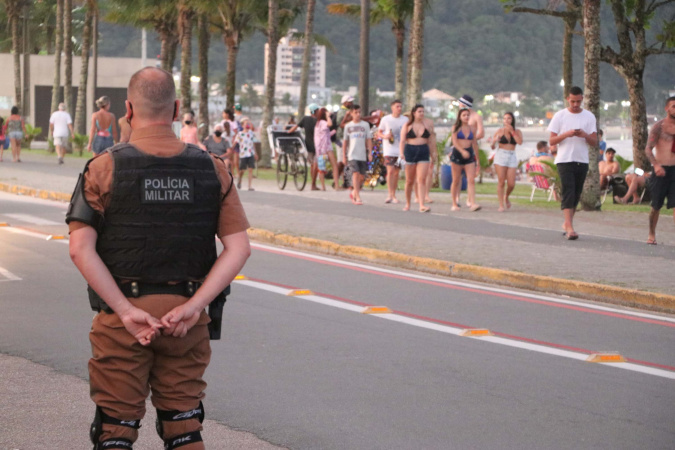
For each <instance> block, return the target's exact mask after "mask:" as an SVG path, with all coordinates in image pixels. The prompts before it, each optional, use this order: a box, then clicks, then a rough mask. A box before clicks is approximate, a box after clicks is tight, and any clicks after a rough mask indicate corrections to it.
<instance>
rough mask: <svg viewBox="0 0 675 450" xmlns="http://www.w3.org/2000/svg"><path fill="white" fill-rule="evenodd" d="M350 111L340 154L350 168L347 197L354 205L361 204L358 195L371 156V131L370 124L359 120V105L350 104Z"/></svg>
mask: <svg viewBox="0 0 675 450" xmlns="http://www.w3.org/2000/svg"><path fill="white" fill-rule="evenodd" d="M351 113H352V120H351V122H348V123H347V124H346V125H345V134H344V140H343V141H342V156H343V160H344V161H347V164H349V167H350V168H351V169H352V189H351V190H350V191H349V198H351V199H352V203H354V204H355V205H363V202H362V201H361V195H360V193H361V183H363V180H364V179H365V176H366V171H367V170H368V161H371V160H372V158H373V156H372V154H371V151H372V150H373V132H372V131H371V130H370V124H369V123H368V122H366V121H365V120H361V107H360V106H359V105H354V106H352V111H351ZM348 149H349V150H348Z"/></svg>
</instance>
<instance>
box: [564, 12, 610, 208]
mask: <svg viewBox="0 0 675 450" xmlns="http://www.w3.org/2000/svg"><path fill="white" fill-rule="evenodd" d="M583 8H584V10H583V21H584V22H583V23H584V88H585V89H584V91H585V92H584V94H585V95H584V104H585V106H586V108H587V109H588V110H589V111H590V112H592V113H593V114H594V115H595V119H596V121H597V123H600V48H601V47H600V0H585V1H584V6H583ZM566 87H567V86H566ZM588 152H589V154H588V159H589V161H588V163H589V164H588V175H587V176H586V182H585V183H584V190H583V193H582V195H581V207H582V208H583V209H584V210H585V211H595V210H599V209H600V207H601V206H602V205H601V204H600V184H599V183H600V180H599V172H598V147H597V145H596V146H594V147H591V148H589V151H588Z"/></svg>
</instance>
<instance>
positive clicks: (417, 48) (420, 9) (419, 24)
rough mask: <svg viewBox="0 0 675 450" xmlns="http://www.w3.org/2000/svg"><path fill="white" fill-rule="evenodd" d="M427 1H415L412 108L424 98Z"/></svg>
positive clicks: (411, 69) (410, 94) (411, 77)
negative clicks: (425, 11)
mask: <svg viewBox="0 0 675 450" xmlns="http://www.w3.org/2000/svg"><path fill="white" fill-rule="evenodd" d="M425 3H426V2H425V0H415V8H414V10H413V19H412V31H411V35H412V39H411V48H410V52H411V53H412V58H411V59H412V61H411V66H412V67H411V68H409V69H408V70H410V71H411V74H410V91H409V92H408V105H409V106H410V107H412V105H414V104H415V103H417V101H419V99H420V97H421V96H422V67H423V66H424V6H425Z"/></svg>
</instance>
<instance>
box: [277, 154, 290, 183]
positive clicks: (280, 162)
mask: <svg viewBox="0 0 675 450" xmlns="http://www.w3.org/2000/svg"><path fill="white" fill-rule="evenodd" d="M286 180H288V155H286V153H282V154H280V155H279V158H277V186H279V189H281V190H283V189H284V188H285V187H286Z"/></svg>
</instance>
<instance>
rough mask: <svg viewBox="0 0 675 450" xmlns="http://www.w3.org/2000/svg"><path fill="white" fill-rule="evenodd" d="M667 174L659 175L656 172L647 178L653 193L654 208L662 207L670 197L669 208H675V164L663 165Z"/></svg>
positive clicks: (650, 190) (667, 206)
mask: <svg viewBox="0 0 675 450" xmlns="http://www.w3.org/2000/svg"><path fill="white" fill-rule="evenodd" d="M663 169H664V170H665V171H666V174H665V175H664V176H662V177H657V176H656V174H655V173H654V172H652V176H651V177H649V179H648V180H647V185H648V187H649V192H650V193H651V195H652V208H654V209H657V210H658V209H661V208H663V203H664V201H665V200H666V197H668V204H667V205H666V208H667V209H672V208H675V166H663Z"/></svg>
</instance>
